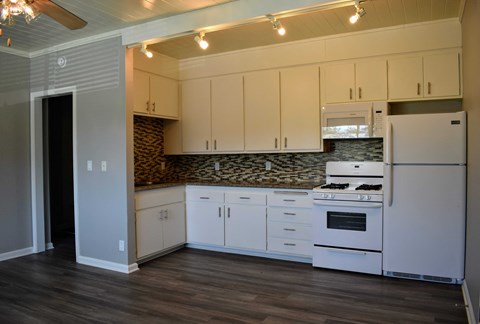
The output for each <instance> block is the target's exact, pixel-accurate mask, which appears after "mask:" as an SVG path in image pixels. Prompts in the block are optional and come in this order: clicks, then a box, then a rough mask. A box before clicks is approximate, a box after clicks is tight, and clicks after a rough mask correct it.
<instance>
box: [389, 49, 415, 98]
mask: <svg viewBox="0 0 480 324" xmlns="http://www.w3.org/2000/svg"><path fill="white" fill-rule="evenodd" d="M388 96H389V99H390V100H398V99H414V98H422V97H423V66H422V58H421V57H420V56H419V57H406V58H398V59H392V60H388Z"/></svg>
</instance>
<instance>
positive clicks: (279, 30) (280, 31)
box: [267, 15, 286, 36]
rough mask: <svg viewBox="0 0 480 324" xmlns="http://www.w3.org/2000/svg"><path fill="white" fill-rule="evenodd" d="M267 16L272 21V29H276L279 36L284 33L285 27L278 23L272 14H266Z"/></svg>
mask: <svg viewBox="0 0 480 324" xmlns="http://www.w3.org/2000/svg"><path fill="white" fill-rule="evenodd" d="M267 18H268V19H269V20H270V22H271V23H272V25H273V29H275V30H276V31H277V33H278V34H279V35H280V36H283V35H285V32H286V30H285V28H284V27H283V26H282V24H281V23H280V21H278V20H277V19H276V18H275V17H274V16H272V15H267Z"/></svg>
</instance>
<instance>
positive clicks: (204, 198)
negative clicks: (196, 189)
mask: <svg viewBox="0 0 480 324" xmlns="http://www.w3.org/2000/svg"><path fill="white" fill-rule="evenodd" d="M200 199H210V197H200Z"/></svg>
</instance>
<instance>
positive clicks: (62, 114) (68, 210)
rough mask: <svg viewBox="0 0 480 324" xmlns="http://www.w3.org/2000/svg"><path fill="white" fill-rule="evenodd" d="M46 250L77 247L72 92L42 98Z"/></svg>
mask: <svg viewBox="0 0 480 324" xmlns="http://www.w3.org/2000/svg"><path fill="white" fill-rule="evenodd" d="M42 119H43V121H42V124H43V175H44V204H45V239H46V249H51V248H56V249H57V250H58V249H61V250H62V252H64V253H65V254H66V255H73V252H74V250H75V221H74V197H73V141H72V126H73V122H72V94H64V95H60V96H50V97H46V98H42Z"/></svg>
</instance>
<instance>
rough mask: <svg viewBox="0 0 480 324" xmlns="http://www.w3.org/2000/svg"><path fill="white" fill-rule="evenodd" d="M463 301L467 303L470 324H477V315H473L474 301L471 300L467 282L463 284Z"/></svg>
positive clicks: (466, 308) (466, 309)
mask: <svg viewBox="0 0 480 324" xmlns="http://www.w3.org/2000/svg"><path fill="white" fill-rule="evenodd" d="M462 293H463V300H464V303H465V311H466V312H467V318H468V323H469V324H474V323H476V320H475V314H474V313H473V307H472V300H471V299H470V293H469V292H468V287H467V280H465V281H464V282H463V284H462Z"/></svg>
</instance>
